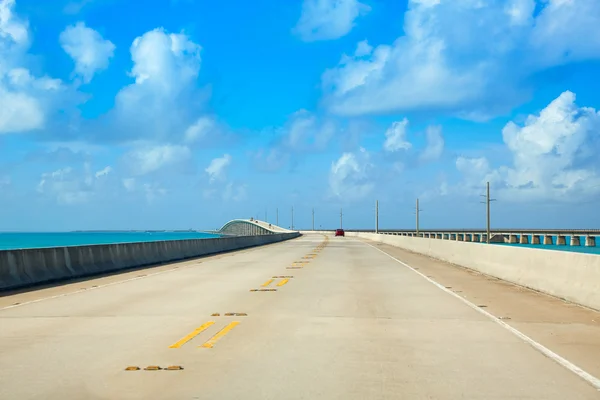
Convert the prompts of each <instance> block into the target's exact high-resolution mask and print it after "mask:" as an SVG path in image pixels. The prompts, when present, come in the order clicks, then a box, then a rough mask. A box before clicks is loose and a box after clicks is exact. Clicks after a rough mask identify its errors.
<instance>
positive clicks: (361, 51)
mask: <svg viewBox="0 0 600 400" xmlns="http://www.w3.org/2000/svg"><path fill="white" fill-rule="evenodd" d="M372 51H373V46H371V45H370V44H369V42H368V41H367V40H363V41H361V42H358V44H357V45H356V51H355V52H354V56H355V57H363V56H368V55H369V54H371V52H372Z"/></svg>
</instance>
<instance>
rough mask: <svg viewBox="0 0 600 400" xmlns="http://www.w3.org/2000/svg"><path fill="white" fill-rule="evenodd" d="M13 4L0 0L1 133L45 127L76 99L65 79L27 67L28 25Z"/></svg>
mask: <svg viewBox="0 0 600 400" xmlns="http://www.w3.org/2000/svg"><path fill="white" fill-rule="evenodd" d="M14 7H15V1H14V0H0V134H2V133H18V132H27V131H32V130H38V129H41V128H44V127H45V126H46V123H47V117H48V115H49V114H51V113H52V112H53V111H55V110H56V109H64V108H66V106H67V105H68V104H70V102H71V101H73V100H74V98H72V93H70V91H69V88H67V87H65V86H64V85H63V82H62V81H60V80H58V79H52V78H49V77H46V76H42V77H35V76H33V75H32V73H31V72H30V70H29V69H28V68H26V64H27V62H28V61H29V60H30V57H29V55H28V54H27V50H28V49H29V43H30V38H29V25H28V23H27V22H26V21H24V20H22V19H20V18H19V17H17V16H16V15H15V14H14Z"/></svg>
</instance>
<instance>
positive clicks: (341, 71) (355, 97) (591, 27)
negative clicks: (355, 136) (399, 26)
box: [322, 0, 600, 119]
mask: <svg viewBox="0 0 600 400" xmlns="http://www.w3.org/2000/svg"><path fill="white" fill-rule="evenodd" d="M536 6H537V8H536ZM456 21H460V24H458V25H457V23H456ZM599 23H600V2H598V1H596V0H569V1H565V0H546V1H540V2H538V3H536V2H535V0H509V1H506V0H490V1H487V2H481V1H475V0H461V1H457V0H435V1H433V0H427V1H426V0H410V1H409V7H408V10H407V11H406V14H405V16H404V35H403V36H401V37H399V38H398V39H397V40H396V41H395V42H394V43H392V44H381V45H379V46H376V47H375V48H371V47H370V46H366V45H365V43H364V42H361V43H359V45H358V46H357V49H356V51H355V52H354V54H352V55H350V56H346V55H344V56H343V57H342V59H341V61H340V63H339V65H338V66H336V67H335V68H332V69H329V70H327V71H326V72H325V73H324V74H323V78H322V83H323V89H324V92H325V102H326V104H327V105H328V106H329V108H330V109H331V110H332V111H333V112H336V113H339V114H345V115H356V114H369V113H382V112H396V111H404V110H415V109H424V108H427V109H429V110H443V111H447V112H452V113H455V114H457V115H461V116H463V117H465V118H471V119H484V118H486V117H488V116H490V115H493V114H494V113H497V112H499V110H501V109H504V108H506V107H510V106H512V105H514V104H515V103H518V102H520V101H521V100H522V99H524V98H525V97H526V96H527V87H525V86H523V82H524V81H526V80H527V78H528V77H529V76H530V75H531V74H533V73H535V72H538V71H541V70H544V69H547V68H549V67H552V66H557V65H561V64H565V63H569V62H574V61H581V60H587V59H597V58H599V57H600V37H599V36H598V35H595V34H594V32H595V30H596V27H597V26H598V24H599ZM581 38H586V39H585V40H582V39H581Z"/></svg>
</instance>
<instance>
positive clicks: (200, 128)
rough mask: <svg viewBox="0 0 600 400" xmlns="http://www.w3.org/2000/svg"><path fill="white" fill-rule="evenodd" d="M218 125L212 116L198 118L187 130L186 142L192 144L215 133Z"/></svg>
mask: <svg viewBox="0 0 600 400" xmlns="http://www.w3.org/2000/svg"><path fill="white" fill-rule="evenodd" d="M216 125H217V124H216V122H215V120H214V119H213V118H211V117H207V116H203V117H200V118H198V119H197V120H196V121H195V122H194V123H193V124H192V125H190V126H189V127H188V128H187V129H186V130H185V134H184V140H185V142H186V143H190V144H191V143H196V142H198V141H200V140H202V139H205V138H207V137H208V136H209V135H211V134H213V133H215V128H216Z"/></svg>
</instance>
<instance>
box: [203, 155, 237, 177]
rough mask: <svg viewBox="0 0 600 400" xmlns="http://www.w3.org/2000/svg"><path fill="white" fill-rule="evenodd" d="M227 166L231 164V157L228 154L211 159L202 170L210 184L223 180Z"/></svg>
mask: <svg viewBox="0 0 600 400" xmlns="http://www.w3.org/2000/svg"><path fill="white" fill-rule="evenodd" d="M229 164H231V156H230V155H229V154H225V155H223V157H219V158H215V159H213V160H212V161H211V162H210V164H209V165H208V167H206V169H205V170H204V171H206V173H207V174H208V176H209V179H210V183H213V182H214V181H216V180H221V179H223V178H224V177H225V170H226V169H227V167H228V166H229Z"/></svg>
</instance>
